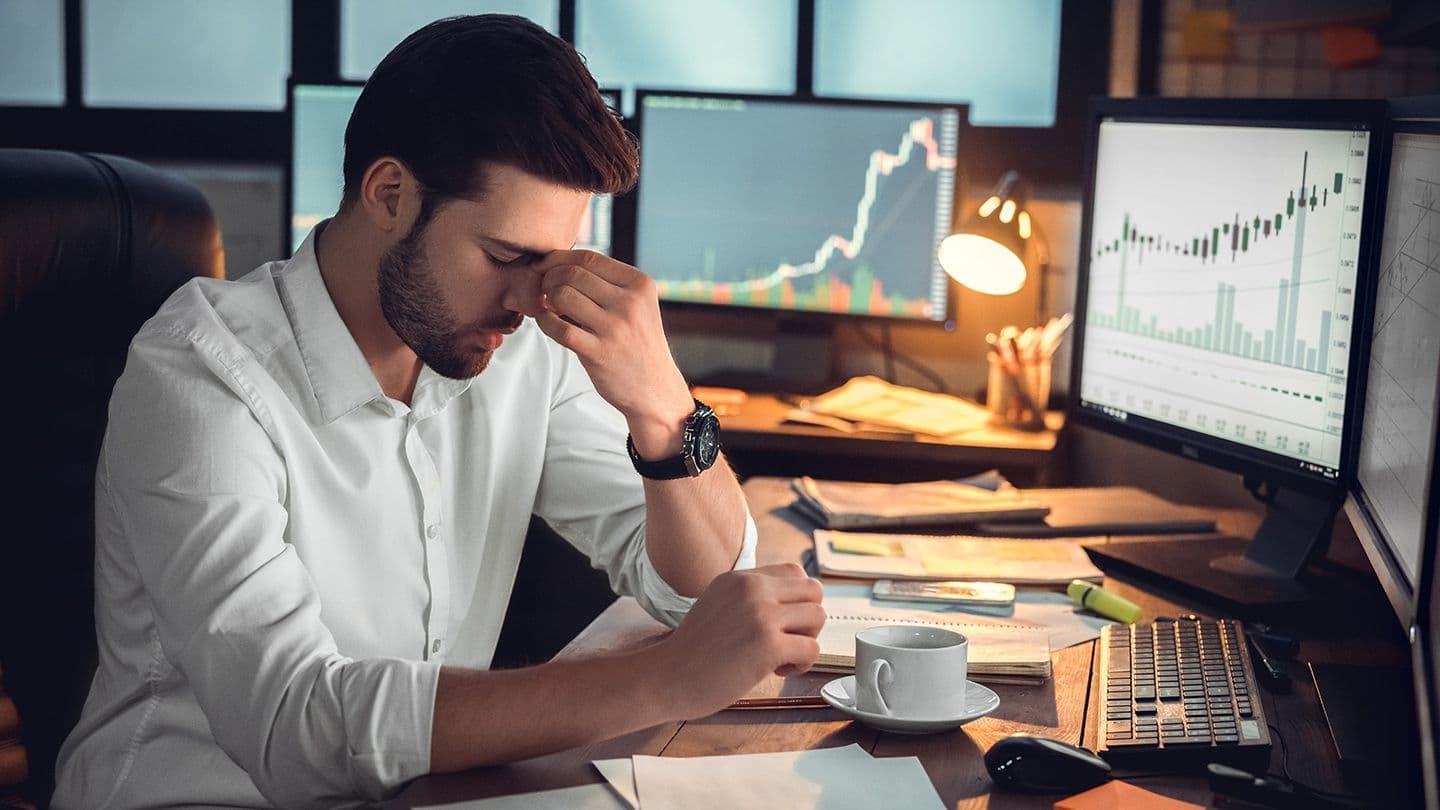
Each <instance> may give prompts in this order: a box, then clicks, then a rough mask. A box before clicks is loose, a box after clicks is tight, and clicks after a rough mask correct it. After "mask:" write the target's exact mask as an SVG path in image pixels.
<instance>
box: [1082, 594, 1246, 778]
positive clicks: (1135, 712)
mask: <svg viewBox="0 0 1440 810" xmlns="http://www.w3.org/2000/svg"><path fill="white" fill-rule="evenodd" d="M1245 645H1246V641H1245V631H1244V629H1243V627H1242V626H1241V624H1240V622H1238V621H1235V620H1233V619H1232V620H1226V619H1200V618H1196V617H1185V618H1181V619H1173V620H1167V619H1160V620H1157V621H1155V622H1151V623H1146V624H1134V625H1126V624H1114V625H1110V626H1108V627H1106V628H1104V630H1103V631H1101V634H1100V711H1101V713H1102V717H1103V721H1104V722H1103V724H1102V725H1101V726H1100V733H1099V735H1098V739H1097V741H1096V747H1097V750H1098V752H1099V754H1100V755H1101V756H1102V757H1104V758H1105V759H1106V760H1107V761H1109V762H1110V763H1111V764H1113V765H1117V766H1122V767H1136V768H1149V769H1155V768H1160V769H1170V768H1176V769H1183V768H1187V767H1190V766H1199V765H1203V764H1204V763H1207V762H1224V763H1227V764H1231V765H1236V766H1250V767H1251V768H1258V769H1262V770H1263V769H1264V768H1265V767H1266V765H1267V764H1268V763H1269V760H1270V730H1269V728H1268V727H1267V726H1266V723H1265V712H1264V709H1263V708H1261V706H1260V695H1259V694H1258V693H1257V692H1256V689H1255V675H1254V673H1253V672H1252V671H1251V669H1250V656H1249V654H1248V651H1247V649H1246V647H1245Z"/></svg>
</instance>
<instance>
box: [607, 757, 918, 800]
mask: <svg viewBox="0 0 1440 810" xmlns="http://www.w3.org/2000/svg"><path fill="white" fill-rule="evenodd" d="M594 764H595V766H596V769H597V770H599V771H600V772H601V774H602V775H603V776H605V778H606V780H607V781H609V782H610V784H611V786H612V787H614V788H615V790H616V792H617V793H619V794H621V795H626V796H628V799H627V800H629V801H633V802H634V804H633V808H634V809H635V810H670V809H671V808H674V809H675V810H681V809H683V810H711V808H713V809H714V810H722V809H723V810H731V808H736V807H785V808H807V809H808V808H814V810H850V808H855V810H860V809H861V808H873V807H886V808H917V810H939V809H940V808H943V807H944V805H943V804H942V803H941V801H940V796H939V794H937V793H936V792H935V786H934V785H933V784H931V782H930V778H929V776H928V775H926V773H925V769H924V768H923V767H922V766H921V765H920V760H919V759H917V758H915V757H884V758H876V757H872V756H870V754H868V753H867V752H866V751H865V750H864V749H863V748H861V747H860V746H858V745H853V744H852V745H847V746H844V747H842V748H821V749H817V750H814V751H781V752H777V753H768V754H732V755H729V756H713V757H652V756H635V757H631V758H630V759H628V760H625V759H619V760H601V761H598V762H596V763H594ZM627 765H628V767H627ZM627 784H628V790H627Z"/></svg>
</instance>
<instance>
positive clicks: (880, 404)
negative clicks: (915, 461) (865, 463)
mask: <svg viewBox="0 0 1440 810" xmlns="http://www.w3.org/2000/svg"><path fill="white" fill-rule="evenodd" d="M797 411H798V413H797V414H796V416H797V417H798V418H799V421H814V420H809V419H806V418H805V416H806V415H807V414H818V415H820V416H822V417H828V418H831V419H843V420H845V421H847V422H852V423H857V424H864V425H875V426H879V427H882V428H889V429H893V430H903V431H907V432H910V433H924V434H926V435H929V436H952V435H956V434H961V433H968V432H969V431H972V430H975V429H977V428H981V427H984V426H985V425H986V424H988V423H989V421H990V417H991V413H990V412H989V411H987V410H986V409H985V408H984V407H982V406H980V405H977V404H975V403H973V402H967V401H966V400H963V399H960V398H959V397H952V396H950V395H948V394H936V393H933V392H930V391H922V390H920V389H918V388H907V387H905V386H903V385H895V384H893V383H889V382H886V381H885V380H882V379H880V378H879V377H870V376H866V377H855V378H853V379H851V380H849V381H848V382H846V383H845V384H844V385H841V386H840V387H839V388H835V389H833V390H831V391H827V392H825V393H823V394H821V395H820V396H818V397H815V398H814V399H812V400H810V401H809V402H808V403H806V405H805V406H804V407H803V408H799V409H797Z"/></svg>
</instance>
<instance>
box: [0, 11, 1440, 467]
mask: <svg viewBox="0 0 1440 810" xmlns="http://www.w3.org/2000/svg"><path fill="white" fill-rule="evenodd" d="M483 11H505V12H510V13H519V14H523V15H525V16H528V17H530V18H531V19H534V20H536V21H537V22H538V23H540V24H541V25H543V26H545V27H546V28H548V29H549V30H552V31H554V32H556V33H557V34H559V35H560V36H562V37H565V38H566V39H568V40H570V41H572V42H574V43H576V46H577V48H578V49H579V50H580V51H581V53H582V54H584V55H585V56H586V58H587V59H588V61H589V63H590V65H591V68H592V70H593V71H594V72H595V73H596V75H597V78H598V79H599V81H600V82H601V84H602V85H604V86H606V87H614V88H619V89H622V90H624V91H626V92H625V95H624V98H623V101H622V104H623V105H624V106H628V105H629V104H630V103H631V98H630V92H629V91H630V90H632V89H633V88H634V87H637V86H640V87H660V88H666V89H689V90H713V91H724V92H745V93H764V94H775V95H782V96H785V95H790V96H806V95H811V94H814V95H822V96H835V97H857V98H871V97H874V98H888V99H902V100H919V101H944V102H964V103H968V104H969V105H970V110H971V121H970V123H971V125H972V126H971V128H970V129H969V130H967V132H966V133H965V135H966V137H965V139H964V141H963V143H962V144H961V160H962V166H961V168H962V172H963V176H962V182H961V183H960V184H958V185H959V189H958V194H959V195H961V197H962V199H961V202H962V203H963V201H964V199H965V198H967V197H968V198H972V199H973V198H974V197H975V196H977V195H979V194H982V193H983V192H984V191H985V190H986V189H987V188H988V187H989V185H990V184H991V183H993V182H994V181H995V179H996V178H998V176H999V175H1000V174H1001V173H1002V172H1003V171H1004V170H1006V169H1012V168H1013V169H1018V170H1020V171H1021V172H1022V173H1024V174H1025V176H1026V177H1027V178H1028V179H1029V180H1030V181H1031V182H1032V184H1033V186H1034V199H1033V202H1032V213H1033V215H1034V217H1035V219H1036V222H1037V224H1038V225H1039V227H1040V229H1041V231H1042V233H1043V235H1044V236H1045V238H1046V240H1047V242H1048V244H1049V254H1050V262H1049V270H1048V272H1047V274H1046V275H1045V277H1044V278H1043V279H1041V280H1040V281H1038V282H1037V283H1032V284H1027V285H1026V288H1025V289H1024V290H1022V291H1021V292H1020V293H1017V294H1016V295H1013V296H1008V297H1005V298H988V297H984V296H980V295H978V294H975V293H968V292H966V293H960V294H959V295H958V299H957V303H956V315H957V317H958V326H957V328H956V329H955V330H954V331H952V332H946V331H943V330H941V329H940V328H939V327H935V326H930V325H896V326H894V327H893V328H892V330H891V334H890V335H889V338H890V342H891V345H892V346H893V348H894V350H895V351H897V352H899V353H901V354H902V355H904V356H906V357H909V358H911V359H913V360H915V361H916V362H917V363H920V364H922V365H924V366H925V367H928V368H930V369H933V370H934V372H935V373H936V374H938V375H939V376H940V378H941V379H943V380H944V381H945V382H946V384H947V387H949V389H950V390H952V391H958V392H961V393H971V392H973V391H975V390H976V389H977V388H979V387H980V386H981V385H983V382H984V373H985V372H984V352H983V340H982V336H983V335H984V333H985V332H987V331H991V330H993V329H995V328H996V327H998V326H999V325H1002V324H1005V323H1019V324H1022V325H1023V324H1025V323H1027V322H1030V321H1031V320H1032V319H1034V318H1035V317H1036V316H1037V313H1036V303H1037V296H1038V293H1039V290H1040V289H1041V288H1042V287H1043V289H1044V290H1045V293H1046V294H1045V296H1044V300H1045V301H1046V309H1047V310H1049V311H1048V312H1047V313H1042V314H1045V315H1048V314H1055V313H1059V312H1063V311H1066V310H1068V309H1070V307H1071V305H1072V299H1071V290H1072V288H1073V276H1074V268H1075V263H1076V255H1077V253H1078V249H1079V226H1080V205H1079V197H1080V186H1081V177H1080V173H1081V171H1082V164H1083V152H1084V136H1085V133H1084V121H1083V117H1084V111H1085V105H1086V101H1087V99H1088V98H1089V97H1090V96H1092V95H1118V96H1126V95H1177V96H1275V97H1286V96H1290V97H1390V96H1398V95H1413V94H1422V93H1432V92H1440V51H1437V50H1436V44H1437V35H1436V31H1437V28H1440V22H1437V17H1440V12H1437V10H1436V9H1435V8H1434V4H1433V3H1430V2H1422V1H1421V0H1393V2H1390V1H1388V0H1346V1H1345V2H1335V1H1333V0H1325V1H1322V0H1315V1H1314V2H1298V0H1291V1H1287V2H1278V1H1276V0H1270V1H1269V2H1247V1H1246V0H1230V1H1229V2H1226V1H1225V0H1068V2H1062V0H1015V2H1007V3H992V2H988V0H793V1H792V2H783V1H782V0H725V2H715V1H714V0H693V1H692V0H686V1H685V2H681V1H680V0H508V1H507V2H481V1H479V0H472V1H471V2H464V1H463V0H412V2H406V3H392V2H381V0H313V1H310V0H306V1H304V2H301V1H300V0H0V146H28V147H44V148H57V149H77V150H88V151H101V152H109V153H114V154H121V155H127V156H133V157H137V158H140V159H142V160H145V161H146V162H149V163H152V164H155V165H158V166H160V167H162V168H164V169H166V170H170V171H174V172H176V173H178V174H181V175H183V176H184V177H186V178H187V179H188V180H190V181H191V182H192V183H194V184H196V185H197V186H199V187H200V188H201V189H202V191H204V193H205V194H206V196H207V197H208V198H209V200H210V202H211V204H212V206H213V207H214V208H215V209H216V212H217V214H218V215H219V218H220V221H221V226H222V229H223V231H224V239H225V248H226V254H227V271H228V273H229V275H231V276H232V277H235V276H239V275H242V274H243V273H245V272H248V271H249V270H250V269H251V268H253V267H255V266H257V265H259V264H261V263H262V262H265V261H269V260H271V259H274V258H279V257H282V256H283V255H284V253H285V252H286V247H285V246H286V236H287V233H288V226H287V225H286V224H285V223H284V222H283V221H282V220H283V215H284V207H285V206H284V202H283V198H282V195H283V189H284V166H285V163H286V160H287V155H288V148H289V147H288V140H289V132H288V124H287V119H286V115H285V111H284V105H285V85H286V80H287V77H291V76H293V78H294V79H295V80H297V81H306V82H331V81H338V80H360V79H364V78H365V77H366V76H367V75H368V74H369V71H370V70H371V68H372V67H373V65H374V64H375V63H376V62H377V61H378V60H379V59H380V57H381V56H382V55H383V54H384V53H385V52H386V51H387V50H388V49H389V48H390V47H391V46H392V45H393V44H394V43H395V42H398V41H399V40H400V39H401V38H402V37H403V36H404V35H405V34H407V33H409V32H410V31H411V30H414V29H415V28H417V27H419V26H420V25H422V24H424V23H425V22H427V21H429V20H431V19H435V18H439V17H443V16H448V15H451V14H457V13H474V12H483ZM1208 12H1225V13H1226V17H1227V18H1228V20H1229V23H1228V24H1229V26H1230V29H1229V30H1227V31H1224V32H1216V31H1213V30H1208V29H1207V28H1206V25H1207V22H1208V23H1213V21H1214V17H1213V16H1207V13H1208ZM1337 25H1339V26H1341V27H1344V26H1347V25H1348V26H1353V27H1356V28H1360V29H1363V30H1366V31H1369V32H1372V33H1373V34H1375V36H1376V37H1377V38H1378V42H1379V50H1378V55H1374V56H1372V57H1371V58H1368V59H1363V60H1360V61H1358V62H1355V63H1353V64H1340V63H1339V62H1337V59H1336V58H1335V55H1334V54H1333V53H1332V52H1331V50H1330V48H1331V46H1332V39H1333V37H1334V34H1335V31H1336V30H1337V29H1336V26H1337ZM1342 61H1343V60H1342ZM336 147H337V149H338V148H339V144H337V145H336ZM667 328H668V330H669V332H670V335H671V339H672V348H673V350H674V352H675V355H676V358H677V360H678V361H679V362H680V364H681V366H682V369H684V370H685V371H686V373H687V374H688V375H690V376H691V377H692V378H700V377H703V376H705V375H706V374H708V373H709V372H710V371H712V370H713V369H716V368H720V367H733V366H735V365H737V364H738V365H741V366H744V365H746V364H751V365H754V366H755V367H757V368H758V367H764V366H766V365H768V363H769V361H770V356H771V353H772V352H773V341H772V340H771V335H772V334H773V330H774V329H775V325H774V319H773V316H771V315H769V314H767V313H763V312H760V313H754V312H741V311H735V310H709V309H696V308H687V309H684V310H676V311H671V312H668V313H667ZM876 343H877V341H876V334H875V330H874V329H873V328H872V327H869V326H867V325H865V324H864V323H863V322H860V323H855V324H847V325H845V326H842V327H839V328H837V330H836V333H835V335H834V344H835V350H836V351H835V353H836V358H837V363H838V366H839V368H838V370H839V371H840V372H841V374H842V375H854V374H867V373H877V372H879V371H880V370H881V369H882V368H883V367H884V365H885V364H884V362H883V357H882V355H881V354H880V353H879V351H878V350H877V349H876V348H875V345H876ZM1058 360H1059V364H1058V367H1057V368H1056V371H1055V374H1054V379H1055V380H1056V382H1057V384H1058V385H1059V386H1060V387H1062V388H1063V386H1064V381H1065V380H1066V379H1067V378H1068V374H1067V370H1066V366H1067V365H1068V357H1066V356H1065V355H1064V354H1063V352H1062V354H1061V356H1060V357H1059V358H1058ZM897 381H898V382H900V383H902V384H910V385H917V386H921V387H932V386H931V385H930V383H929V382H928V381H927V380H926V379H925V378H924V377H921V376H917V375H915V374H914V373H912V372H910V371H908V370H907V369H906V368H905V367H904V366H900V367H898V370H897ZM1057 393H1060V394H1062V395H1063V391H1060V392H1057ZM1104 455H1105V454H1104V453H1095V452H1092V453H1090V454H1089V457H1090V458H1092V459H1094V458H1101V457H1104ZM1133 464H1134V459H1133V458H1129V459H1127V462H1126V464H1124V465H1107V464H1104V463H1099V464H1089V465H1087V469H1086V473H1087V475H1088V476H1091V477H1093V478H1098V479H1101V480H1106V479H1108V478H1110V477H1113V476H1114V475H1120V474H1122V473H1126V472H1133ZM1222 486H1223V488H1224V489H1226V490H1227V491H1228V490H1229V489H1231V487H1230V482H1229V481H1228V480H1226V481H1225V482H1224V483H1223V485H1222Z"/></svg>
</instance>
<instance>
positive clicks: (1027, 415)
mask: <svg viewBox="0 0 1440 810" xmlns="http://www.w3.org/2000/svg"><path fill="white" fill-rule="evenodd" d="M989 357H990V376H989V378H988V380H987V381H986V385H985V405H986V407H988V408H989V409H990V412H991V413H994V414H995V415H996V416H997V417H999V418H1000V419H1002V420H1004V421H1006V422H1010V423H1012V424H1015V425H1017V426H1022V427H1043V426H1044V423H1045V409H1046V408H1048V407H1050V366H1051V363H1050V358H1048V357H1045V358H1029V359H1018V360H1017V361H1016V362H1015V363H1014V364H1013V367H1012V368H1011V369H1009V370H1007V368H1006V364H1005V362H1004V361H1002V360H1001V359H1000V358H999V356H997V355H996V354H995V352H990V355H989ZM1017 371H1018V373H1017Z"/></svg>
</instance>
